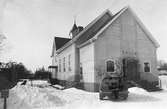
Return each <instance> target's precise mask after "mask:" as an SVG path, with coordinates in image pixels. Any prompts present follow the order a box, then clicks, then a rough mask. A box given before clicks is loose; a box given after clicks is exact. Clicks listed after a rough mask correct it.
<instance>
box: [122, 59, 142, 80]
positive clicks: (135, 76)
mask: <svg viewBox="0 0 167 109" xmlns="http://www.w3.org/2000/svg"><path fill="white" fill-rule="evenodd" d="M123 72H124V76H125V77H126V79H127V80H132V81H134V82H137V81H138V80H139V79H140V74H139V71H138V61H137V60H136V59H124V60H123Z"/></svg>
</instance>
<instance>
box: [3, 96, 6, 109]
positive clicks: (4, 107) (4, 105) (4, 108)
mask: <svg viewBox="0 0 167 109" xmlns="http://www.w3.org/2000/svg"><path fill="white" fill-rule="evenodd" d="M3 109H7V98H6V97H5V98H4V104H3Z"/></svg>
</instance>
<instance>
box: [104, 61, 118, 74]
mask: <svg viewBox="0 0 167 109" xmlns="http://www.w3.org/2000/svg"><path fill="white" fill-rule="evenodd" d="M108 61H112V62H114V71H113V72H108V71H107V62H108ZM105 71H106V72H107V73H115V72H116V64H115V60H114V59H107V60H106V61H105Z"/></svg>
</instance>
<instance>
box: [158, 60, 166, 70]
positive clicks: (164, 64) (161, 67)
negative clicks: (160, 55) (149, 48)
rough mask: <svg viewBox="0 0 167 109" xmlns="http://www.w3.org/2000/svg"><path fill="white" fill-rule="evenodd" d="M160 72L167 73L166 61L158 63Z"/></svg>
mask: <svg viewBox="0 0 167 109" xmlns="http://www.w3.org/2000/svg"><path fill="white" fill-rule="evenodd" d="M158 70H166V71H167V62H165V61H164V60H160V61H158Z"/></svg>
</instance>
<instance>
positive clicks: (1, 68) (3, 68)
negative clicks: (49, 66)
mask: <svg viewBox="0 0 167 109" xmlns="http://www.w3.org/2000/svg"><path fill="white" fill-rule="evenodd" d="M0 74H1V75H3V76H5V77H6V78H8V79H9V80H12V79H17V80H19V79H28V78H29V76H30V75H31V72H30V71H29V70H28V69H27V68H26V67H25V66H24V65H23V64H22V63H17V62H8V63H2V62H0Z"/></svg>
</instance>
